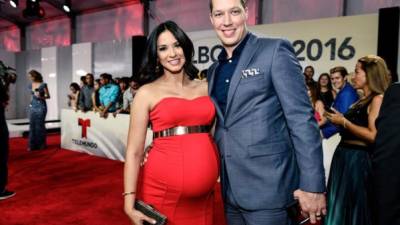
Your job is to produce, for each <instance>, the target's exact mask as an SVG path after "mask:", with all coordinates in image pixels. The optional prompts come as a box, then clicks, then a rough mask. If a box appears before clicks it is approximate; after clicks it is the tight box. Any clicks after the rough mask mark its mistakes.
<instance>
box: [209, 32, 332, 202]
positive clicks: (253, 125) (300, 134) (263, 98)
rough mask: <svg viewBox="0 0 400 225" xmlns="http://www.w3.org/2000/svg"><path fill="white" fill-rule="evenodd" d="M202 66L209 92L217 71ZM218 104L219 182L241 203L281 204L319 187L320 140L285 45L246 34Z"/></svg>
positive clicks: (298, 69) (321, 181) (302, 84)
mask: <svg viewBox="0 0 400 225" xmlns="http://www.w3.org/2000/svg"><path fill="white" fill-rule="evenodd" d="M217 66H218V62H216V63H214V64H213V65H212V66H211V67H210V68H209V70H208V80H209V93H210V94H211V93H213V88H214V87H213V86H214V80H215V77H216V76H218V75H217V74H215V69H216V68H217ZM211 97H212V99H213V101H214V103H216V108H217V115H218V118H217V126H216V130H215V141H216V143H217V145H218V148H219V152H220V157H221V167H222V168H221V184H222V193H223V195H224V197H225V194H226V188H227V180H229V184H230V186H231V190H232V194H233V195H234V198H235V200H236V201H237V203H238V204H239V205H240V207H242V208H244V209H247V210H260V209H275V208H283V207H284V206H285V204H287V203H288V202H290V201H292V200H293V192H294V191H295V190H296V189H298V188H300V189H302V190H304V191H308V192H324V191H325V178H324V169H323V160H322V147H321V137H320V133H319V129H318V125H317V123H316V120H315V119H314V116H313V110H312V107H311V103H310V101H309V98H308V95H307V93H306V88H305V82H304V78H303V75H302V72H301V66H300V65H299V63H298V61H297V58H296V56H295V54H294V51H293V48H292V46H291V44H290V43H289V42H288V41H286V40H282V39H266V38H258V37H256V36H255V35H253V34H250V37H249V39H248V41H247V43H246V45H245V47H244V49H243V52H242V54H241V56H240V59H239V62H238V65H237V67H236V69H235V72H234V74H233V76H232V79H231V84H230V87H229V92H228V99H227V106H226V112H225V113H224V114H223V113H222V112H221V109H220V108H219V107H218V104H217V101H216V99H215V97H213V96H211Z"/></svg>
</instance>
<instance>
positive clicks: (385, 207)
mask: <svg viewBox="0 0 400 225" xmlns="http://www.w3.org/2000/svg"><path fill="white" fill-rule="evenodd" d="M399 115H400V83H396V84H393V85H392V86H391V87H389V88H388V89H387V90H386V92H385V96H384V98H383V103H382V106H381V110H380V113H379V117H378V119H377V120H376V128H377V136H376V145H375V149H374V152H373V157H372V173H373V184H374V190H373V193H374V196H375V204H373V205H374V207H375V208H374V212H375V224H376V225H387V224H390V225H400V176H399V174H398V171H400V138H399V137H400V116H399Z"/></svg>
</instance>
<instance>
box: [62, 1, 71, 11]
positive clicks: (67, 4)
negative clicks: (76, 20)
mask: <svg viewBox="0 0 400 225" xmlns="http://www.w3.org/2000/svg"><path fill="white" fill-rule="evenodd" d="M63 9H64V11H65V12H67V13H69V12H71V0H65V1H64V5H63Z"/></svg>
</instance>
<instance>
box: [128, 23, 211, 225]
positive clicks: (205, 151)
mask: <svg viewBox="0 0 400 225" xmlns="http://www.w3.org/2000/svg"><path fill="white" fill-rule="evenodd" d="M147 44H148V45H147V50H146V55H145V59H144V63H143V68H142V69H141V77H140V79H139V84H140V85H141V87H140V88H139V90H138V91H137V93H136V95H135V98H134V100H133V103H132V106H131V122H130V128H129V135H128V146H127V151H126V161H125V171H124V181H125V184H124V189H125V192H124V193H123V196H124V198H125V212H126V214H127V215H128V217H129V218H130V220H131V221H132V223H133V224H135V225H141V224H142V222H143V221H147V222H152V218H149V217H146V216H144V215H143V214H142V213H141V212H139V211H137V210H136V209H134V208H133V204H134V201H135V200H136V199H140V200H142V201H144V202H146V203H148V204H150V205H153V206H154V207H155V209H156V210H158V211H159V212H161V213H162V214H164V215H166V216H167V220H168V224H169V225H189V224H193V225H194V224H195V225H212V221H213V201H214V195H213V190H214V187H215V185H216V182H217V178H218V172H219V171H218V168H219V165H218V155H217V154H218V153H217V151H216V148H215V143H214V141H213V139H212V137H211V136H210V134H209V128H210V126H211V125H212V124H213V121H214V117H215V108H214V105H213V102H212V101H211V99H210V97H209V96H208V94H207V93H208V90H207V83H206V81H203V80H196V79H195V78H196V76H197V73H198V70H197V69H196V68H195V67H194V66H193V64H192V62H191V59H192V57H193V52H194V49H193V44H192V42H191V41H190V39H189V38H188V37H187V36H186V34H185V33H184V32H183V31H182V30H181V29H180V28H179V27H178V26H177V25H176V24H175V23H174V22H171V21H167V22H165V23H162V24H160V25H159V26H157V27H156V28H155V30H154V31H153V32H152V33H151V35H150V37H149V40H148V43H147ZM149 122H150V123H151V127H152V129H153V133H154V135H153V137H154V139H153V147H152V149H151V151H150V153H149V156H148V158H147V162H146V163H145V165H144V166H143V167H140V164H141V161H142V160H143V149H144V144H145V137H146V132H147V127H148V124H149Z"/></svg>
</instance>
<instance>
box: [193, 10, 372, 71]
mask: <svg viewBox="0 0 400 225" xmlns="http://www.w3.org/2000/svg"><path fill="white" fill-rule="evenodd" d="M378 22H379V16H378V14H368V15H361V16H347V17H337V18H328V19H318V20H305V21H296V22H288V23H278V24H266V25H257V26H251V27H249V30H250V31H251V32H253V33H254V34H256V35H257V36H259V37H272V38H285V39H288V40H289V41H290V42H291V43H292V45H293V48H294V50H295V53H296V56H297V58H298V60H299V62H300V64H301V65H302V66H303V68H304V67H305V66H307V65H312V66H314V68H315V76H316V77H314V78H317V77H318V76H319V74H321V73H323V72H329V69H330V68H332V67H334V66H338V65H341V66H344V67H346V68H347V70H348V71H353V70H354V67H355V64H356V61H357V59H358V58H361V57H362V56H365V55H368V54H377V45H378ZM189 36H190V38H191V39H192V40H193V43H194V45H195V50H196V53H195V56H194V62H195V63H196V65H197V66H198V67H199V68H200V69H207V68H208V67H209V66H210V65H211V64H212V63H213V62H214V61H216V60H217V58H218V54H219V53H220V51H221V49H222V46H221V45H220V42H219V40H218V38H217V36H216V35H215V32H214V31H213V30H207V31H199V32H191V33H189Z"/></svg>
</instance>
